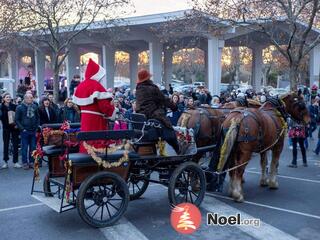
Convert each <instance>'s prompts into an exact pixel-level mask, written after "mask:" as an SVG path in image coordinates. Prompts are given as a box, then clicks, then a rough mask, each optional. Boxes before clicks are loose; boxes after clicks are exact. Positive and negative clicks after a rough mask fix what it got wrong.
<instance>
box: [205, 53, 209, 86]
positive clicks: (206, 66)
mask: <svg viewBox="0 0 320 240" xmlns="http://www.w3.org/2000/svg"><path fill="white" fill-rule="evenodd" d="M204 74H205V75H204V82H205V84H206V86H207V87H209V81H208V49H206V50H204ZM208 89H209V88H208Z"/></svg>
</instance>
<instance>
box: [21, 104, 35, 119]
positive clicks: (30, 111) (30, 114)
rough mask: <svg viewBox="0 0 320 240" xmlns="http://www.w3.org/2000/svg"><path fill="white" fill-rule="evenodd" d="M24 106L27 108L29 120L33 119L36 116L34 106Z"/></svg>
mask: <svg viewBox="0 0 320 240" xmlns="http://www.w3.org/2000/svg"><path fill="white" fill-rule="evenodd" d="M23 104H24V105H25V106H26V107H27V118H33V117H34V115H35V114H34V112H35V108H34V107H33V104H26V103H25V102H24V103H23Z"/></svg>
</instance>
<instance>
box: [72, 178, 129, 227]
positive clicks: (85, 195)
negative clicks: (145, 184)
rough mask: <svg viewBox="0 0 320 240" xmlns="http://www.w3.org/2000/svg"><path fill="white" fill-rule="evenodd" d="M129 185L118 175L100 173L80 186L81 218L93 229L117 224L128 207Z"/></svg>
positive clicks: (78, 198)
mask: <svg viewBox="0 0 320 240" xmlns="http://www.w3.org/2000/svg"><path fill="white" fill-rule="evenodd" d="M128 202H129V190H128V187H127V183H126V182H125V181H124V180H123V178H121V177H120V176H119V175H118V174H115V173H111V172H99V173H96V174H94V175H92V176H90V177H88V178H87V179H86V180H85V181H84V182H83V183H82V184H81V186H80V188H79V192H78V196H77V208H78V212H79V215H80V217H81V218H82V219H83V220H84V221H85V222H86V223H88V224H89V225H91V226H93V227H107V226H111V225H113V224H114V223H115V222H117V221H118V220H119V219H120V218H121V216H122V215H123V214H124V212H125V211H126V209H127V207H128Z"/></svg>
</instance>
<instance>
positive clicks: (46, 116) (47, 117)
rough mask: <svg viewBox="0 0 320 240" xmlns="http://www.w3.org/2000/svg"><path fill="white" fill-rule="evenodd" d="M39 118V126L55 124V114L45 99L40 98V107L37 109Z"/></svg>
mask: <svg viewBox="0 0 320 240" xmlns="http://www.w3.org/2000/svg"><path fill="white" fill-rule="evenodd" d="M38 111H39V117H40V125H42V124H50V123H56V122H57V114H56V112H55V111H54V109H53V108H52V107H51V105H50V101H49V99H48V98H47V97H44V98H42V100H41V105H40V107H39V109H38Z"/></svg>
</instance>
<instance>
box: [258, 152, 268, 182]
mask: <svg viewBox="0 0 320 240" xmlns="http://www.w3.org/2000/svg"><path fill="white" fill-rule="evenodd" d="M260 165H261V177H260V186H261V187H266V186H268V178H267V165H268V158H267V152H263V153H261V154H260Z"/></svg>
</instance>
